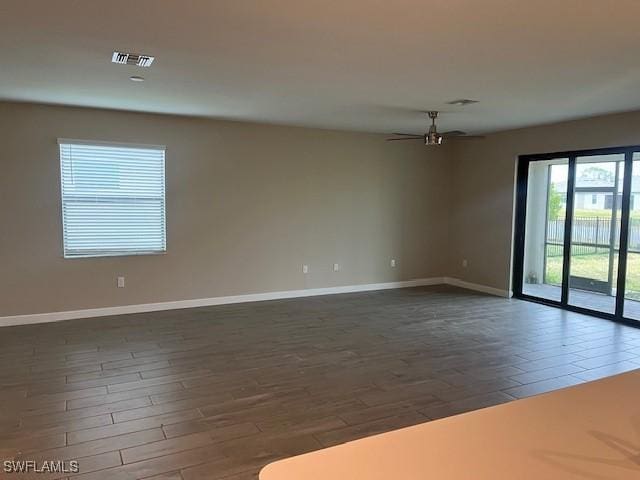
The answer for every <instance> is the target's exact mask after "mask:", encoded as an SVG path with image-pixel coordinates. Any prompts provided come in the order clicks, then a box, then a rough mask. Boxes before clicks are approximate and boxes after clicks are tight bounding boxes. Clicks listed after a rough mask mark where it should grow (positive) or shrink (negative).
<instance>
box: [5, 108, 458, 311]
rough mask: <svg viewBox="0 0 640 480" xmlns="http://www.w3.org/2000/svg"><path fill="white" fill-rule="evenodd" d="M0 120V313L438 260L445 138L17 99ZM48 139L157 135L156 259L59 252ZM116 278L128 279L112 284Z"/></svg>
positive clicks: (53, 157)
mask: <svg viewBox="0 0 640 480" xmlns="http://www.w3.org/2000/svg"><path fill="white" fill-rule="evenodd" d="M0 132H1V133H0V137H1V138H2V148H1V149H0V171H1V172H2V173H1V175H0V220H1V225H2V227H1V230H0V265H1V266H2V274H1V275H0V316H6V315H16V314H29V313H39V312H54V311H66V310H75V309H84V308H93V307H105V306H116V305H128V304H138V303H153V302H162V301H171V300H185V299H194V298H206V297H214V296H221V295H233V294H244V293H255V292H267V291H277V290H290V289H300V288H306V287H311V288H312V287H325V286H335V285H351V284H361V283H374V282H386V281H394V280H406V279H412V278H422V277H435V276H443V275H444V274H445V273H446V270H447V267H448V265H447V255H446V252H447V247H448V219H449V213H450V212H449V202H448V201H447V200H448V196H449V186H450V182H449V173H450V169H449V165H448V163H447V159H446V158H445V156H446V150H443V149H434V150H427V149H425V148H424V146H423V145H421V144H420V143H419V142H415V143H414V142H394V143H386V142H384V141H383V139H384V137H383V136H380V135H367V134H356V133H344V132H334V131H326V130H315V129H304V128H292V127H279V126H268V125H258V124H250V123H234V122H225V121H214V120H206V119H195V118H185V117H174V116H163V115H147V114H137V113H125V112H115V111H106V110H94V109H79V108H68V107H53V106H41V105H32V104H15V103H0ZM58 137H67V138H77V139H94V140H107V141H120V142H135V143H150V144H165V145H167V234H168V236H167V238H168V252H167V253H166V255H155V256H140V257H120V258H95V259H74V260H65V259H63V258H62V234H61V213H60V186H59V183H60V180H59V159H58V150H57V144H56V139H57V138H58ZM391 258H396V259H397V261H398V267H397V268H396V269H391V268H390V267H389V261H390V259H391ZM334 262H337V263H340V264H341V266H342V270H341V271H340V272H338V273H334V272H333V271H332V265H333V263H334ZM303 263H307V264H309V265H310V268H311V272H310V273H309V274H308V275H306V276H305V275H303V274H302V270H301V268H302V264H303ZM118 275H124V276H125V277H126V282H127V286H126V288H124V289H118V288H116V277H117V276H118Z"/></svg>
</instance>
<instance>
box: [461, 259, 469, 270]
mask: <svg viewBox="0 0 640 480" xmlns="http://www.w3.org/2000/svg"><path fill="white" fill-rule="evenodd" d="M468 266H469V262H467V259H466V258H465V259H464V260H462V268H467V267H468Z"/></svg>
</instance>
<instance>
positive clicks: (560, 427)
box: [260, 370, 640, 480]
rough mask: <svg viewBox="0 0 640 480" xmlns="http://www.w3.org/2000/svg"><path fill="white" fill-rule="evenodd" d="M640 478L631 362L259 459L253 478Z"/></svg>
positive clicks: (639, 374) (636, 388)
mask: <svg viewBox="0 0 640 480" xmlns="http://www.w3.org/2000/svg"><path fill="white" fill-rule="evenodd" d="M303 479H304V480H365V479H366V480H427V479H444V480H461V479H465V480H466V479H473V480H485V479H486V480H502V479H504V480H507V479H508V480H529V479H531V480H550V479H563V480H565V479H566V480H571V479H589V480H608V479H629V480H631V479H634V480H638V479H640V370H634V371H632V372H629V373H625V374H621V375H617V376H614V377H608V378H605V379H602V380H597V381H594V382H590V383H586V384H582V385H578V386H575V387H570V388H566V389H563V390H557V391H555V392H551V393H548V394H544V395H540V396H536V397H531V398H527V399H524V400H518V401H515V402H511V403H507V404H504V405H499V406H495V407H491V408H486V409H483V410H477V411H475V412H470V413H466V414H462V415H457V416H454V417H449V418H445V419H442V420H436V421H433V422H428V423H424V424H421V425H416V426H413V427H409V428H403V429H401V430H396V431H393V432H388V433H384V434H381V435H375V436H372V437H368V438H363V439H361V440H356V441H353V442H348V443H345V444H342V445H338V446H336V447H331V448H327V449H324V450H319V451H316V452H312V453H308V454H305V455H300V456H297V457H293V458H289V459H286V460H281V461H278V462H274V463H272V464H270V465H267V466H266V467H265V468H264V469H263V470H262V471H261V472H260V480H303Z"/></svg>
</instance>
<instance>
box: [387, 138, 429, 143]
mask: <svg viewBox="0 0 640 480" xmlns="http://www.w3.org/2000/svg"><path fill="white" fill-rule="evenodd" d="M396 140H424V138H423V137H400V138H387V142H395V141H396Z"/></svg>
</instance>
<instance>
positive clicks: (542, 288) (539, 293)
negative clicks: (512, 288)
mask: <svg viewBox="0 0 640 480" xmlns="http://www.w3.org/2000/svg"><path fill="white" fill-rule="evenodd" d="M522 293H524V294H525V295H531V296H533V297H539V298H545V299H551V300H557V301H560V287H559V286H557V285H549V284H544V283H543V284H531V283H527V284H524V285H523V288H522ZM615 302H616V299H615V297H613V296H610V295H603V294H601V293H594V292H588V291H585V290H576V289H570V290H569V304H570V305H574V306H576V307H582V308H588V309H589V310H595V311H598V312H606V313H614V311H615V304H616V303H615ZM624 316H625V317H627V318H631V319H634V320H640V302H639V301H636V300H629V299H627V300H625V302H624Z"/></svg>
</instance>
